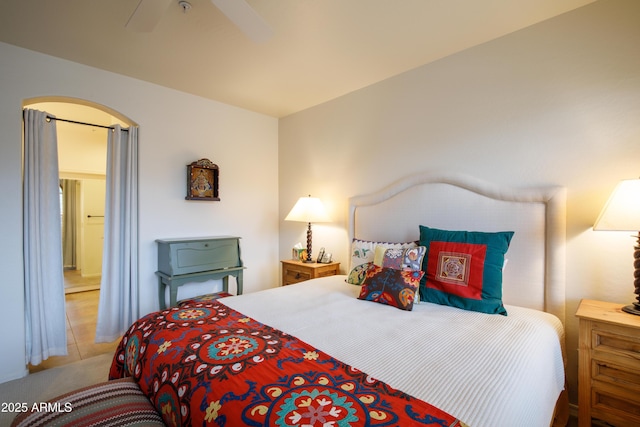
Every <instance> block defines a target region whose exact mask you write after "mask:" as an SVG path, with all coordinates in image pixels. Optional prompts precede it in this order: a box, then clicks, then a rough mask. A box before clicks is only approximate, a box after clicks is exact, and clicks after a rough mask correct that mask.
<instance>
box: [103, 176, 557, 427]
mask: <svg viewBox="0 0 640 427" xmlns="http://www.w3.org/2000/svg"><path fill="white" fill-rule="evenodd" d="M564 206H565V190H564V189H563V188H561V187H541V188H529V189H513V188H500V187H497V186H493V185H491V184H488V183H486V182H483V181H480V180H477V179H474V178H471V177H468V176H462V175H442V174H429V173H427V174H417V175H412V176H409V177H407V178H405V179H402V180H399V181H397V182H395V183H393V184H391V185H389V186H388V187H385V188H383V189H382V190H380V191H377V192H375V193H372V194H367V195H362V196H357V197H353V198H351V199H350V200H349V218H348V222H349V235H350V236H349V237H350V242H351V243H350V245H351V246H350V248H351V256H352V259H351V260H350V262H349V268H348V269H347V270H348V271H345V273H349V274H348V275H338V276H331V277H324V278H319V279H313V280H310V281H306V282H301V283H298V284H295V285H289V286H286V287H277V288H273V289H269V290H266V291H261V292H255V293H248V294H245V295H242V296H228V297H225V298H220V299H215V300H210V301H202V300H193V301H187V302H185V303H184V304H183V305H182V306H180V307H174V308H170V309H168V310H165V311H162V312H157V313H151V314H150V315H147V316H145V317H144V318H142V319H140V320H139V321H137V322H136V323H134V325H132V327H131V328H130V329H129V331H128V332H127V334H126V335H125V336H124V338H123V340H122V342H121V344H120V346H119V347H118V349H117V351H116V354H115V356H114V361H113V365H112V368H111V372H110V377H111V378H118V377H122V376H132V377H134V378H135V379H136V381H137V382H138V384H139V385H140V388H141V389H142V390H143V392H145V393H146V394H147V395H148V397H149V398H150V400H151V401H152V402H153V403H154V404H155V405H156V408H157V409H158V410H159V412H160V413H161V414H162V415H163V418H164V420H165V423H167V424H168V425H187V424H194V425H196V424H197V425H201V424H202V425H203V424H208V425H227V426H235V425H256V426H258V425H273V426H276V425H278V426H280V425H300V426H302V425H309V426H311V425H336V426H338V425H344V426H360V425H371V426H374V425H375V426H387V425H389V426H398V425H400V426H405V425H407V426H408V425H448V426H456V425H470V426H474V427H479V426H498V425H518V426H547V425H551V424H554V423H555V424H556V425H561V424H564V422H565V421H566V415H567V413H568V408H567V401H566V392H564V385H565V374H564V326H563V324H564V310H565V308H564V299H565V297H564V286H565V274H564V261H565V260H564V249H565V248H564V245H565V243H564V241H565V220H564V218H565V211H564V209H565V208H564ZM462 231H472V232H473V233H472V234H465V233H462ZM434 233H435V234H434ZM438 233H445V234H444V235H445V236H446V237H442V236H443V235H441V234H438ZM451 236H453V237H452V240H450V241H449V240H447V239H448V238H449V237H451ZM487 236H488V238H490V239H494V238H495V237H496V236H498V238H499V239H502V240H500V242H502V243H501V244H502V245H503V246H504V243H505V242H504V240H508V242H506V249H505V248H503V249H504V250H503V255H502V258H500V257H498V258H496V259H493V251H494V249H493V244H494V243H493V240H491V241H490V243H489V244H487V245H484V246H483V244H479V243H478V242H476V241H475V240H473V239H476V238H481V239H484V238H487ZM468 239H471V240H473V241H471V240H468ZM441 240H447V243H446V244H445V243H442V242H441ZM470 241H471V243H469V242H470ZM425 242H426V243H427V245H428V247H429V249H428V251H427V253H426V254H423V255H424V259H421V260H420V265H421V269H420V271H418V270H415V269H409V268H408V267H407V265H408V264H406V265H405V264H402V267H401V268H399V267H398V268H397V267H396V266H395V264H394V263H395V262H397V257H396V255H397V254H398V253H400V254H402V256H405V255H406V257H408V256H409V254H410V253H411V254H413V253H415V251H416V249H415V248H421V247H424V245H422V243H425ZM441 243H442V244H443V245H444V246H442V248H440V247H439V246H438V245H439V244H441ZM395 245H400V246H401V247H400V248H398V247H396V246H395ZM452 247H453V248H454V249H455V250H454V251H453V252H452V251H451V248H452ZM365 248H366V249H367V250H363V249H365ZM437 248H440V249H437ZM478 248H481V249H482V251H484V252H482V257H479V256H478V254H477V253H476V252H473V256H471V255H469V256H468V257H466V255H465V254H462V253H463V252H465V251H466V250H467V249H469V250H471V251H476V250H480V249H478ZM436 249H437V250H436ZM505 252H506V253H505ZM364 253H366V254H367V256H371V255H374V258H373V261H372V260H371V258H367V257H362V255H363V254H364ZM436 253H438V254H439V255H438V256H439V257H440V258H438V259H441V260H446V261H443V263H442V265H443V266H445V267H443V269H442V270H437V271H435V270H434V271H435V273H434V271H431V270H432V269H431V267H429V268H428V267H427V265H428V264H429V265H430V264H431V263H432V259H431V258H429V257H431V256H433V257H435V255H434V254H436ZM461 254H462V255H465V256H462V255H461ZM359 258H363V260H364V261H365V262H361V263H358V259H359ZM434 259H435V258H434ZM478 259H481V260H482V261H481V263H480V264H478V261H477V260H478ZM381 260H382V261H381ZM407 260H408V258H407ZM489 260H491V261H492V262H493V261H495V262H496V263H498V264H499V265H498V267H495V266H493V267H491V266H490V262H489ZM361 261H362V260H361ZM381 262H382V264H380V263H381ZM388 262H390V263H391V264H388ZM407 262H409V261H407ZM438 265H440V264H438ZM461 265H462V266H465V265H468V266H469V270H468V271H466V270H465V271H466V272H465V273H464V274H462V273H460V270H459V268H460V266H461ZM478 265H480V267H478ZM352 267H354V268H352ZM356 267H358V268H356ZM477 268H480V270H477ZM482 268H484V270H483V269H482ZM423 270H424V272H423ZM427 270H430V271H427ZM490 272H491V273H490ZM430 274H435V276H434V277H436V279H437V278H440V279H442V280H443V281H445V282H446V283H445V285H444V286H445V287H444V288H438V289H436V287H434V286H432V284H431V276H430ZM438 274H439V275H440V276H438ZM489 274H494V275H495V274H497V275H498V276H499V277H498V279H499V280H500V281H501V283H500V286H498V287H499V289H497V290H496V289H495V286H493V285H492V286H493V288H492V289H490V292H489V291H486V289H485V288H486V286H487V285H486V283H488V280H487V277H489V276H487V275H489ZM478 275H479V276H478ZM417 276H420V277H419V278H418V277H417ZM398 277H402V281H404V282H403V283H405V284H406V286H405V287H403V288H402V289H401V290H400V291H398V292H396V293H394V292H391V294H393V295H391V296H389V295H388V294H389V292H387V291H389V289H392V287H393V286H395V285H396V282H395V281H396V280H398ZM423 277H424V279H423ZM478 277H480V279H478ZM389 278H392V279H389ZM416 279H417V280H418V282H420V285H417V283H418V282H417V281H416ZM440 279H438V280H440ZM390 280H392V281H393V283H392V282H390ZM461 280H462V281H463V282H464V286H459V285H460V283H462V282H460V281H461ZM477 280H480V287H481V289H480V291H479V292H481V295H479V294H469V293H465V292H468V289H465V291H464V292H462V293H461V294H460V295H453V294H451V293H449V292H448V291H447V289H448V288H447V286H451V287H452V288H455V291H452V292H457V290H458V289H462V288H469V289H471V288H472V287H474V286H476V285H475V284H474V283H475V282H474V281H477ZM483 281H484V282H483ZM350 282H351V283H350ZM459 282H460V283H459ZM354 283H355V284H354ZM379 283H385V284H386V285H385V286H387V288H386V289H387V290H386V291H380V288H377V287H376V286H377V284H379ZM390 283H392V284H393V286H391V285H389V284H390ZM483 286H485V288H483ZM443 289H444V290H443ZM407 290H409V293H407V292H408V291H407ZM411 290H415V291H416V292H417V294H415V295H414V294H411V292H410V291H411ZM485 291H486V292H485ZM492 292H493V293H494V294H495V292H498V294H499V295H498V296H497V299H496V295H494V294H491V295H488V294H490V293H492ZM485 294H487V295H485ZM443 295H445V296H444V297H443ZM478 295H479V296H478ZM434 298H435V299H434ZM477 298H479V299H480V300H481V302H482V304H479V303H477V301H475V299H477ZM420 299H426V300H425V301H420ZM485 300H486V301H485ZM485 303H486V304H485ZM402 304H406V306H402ZM258 368H260V369H258Z"/></svg>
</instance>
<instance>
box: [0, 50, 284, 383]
mask: <svg viewBox="0 0 640 427" xmlns="http://www.w3.org/2000/svg"><path fill="white" fill-rule="evenodd" d="M0 58H2V60H1V61H0V93H2V96H1V97H0V129H2V133H0V182H2V188H3V197H4V200H5V202H4V203H1V204H0V236H2V244H0V271H2V272H3V280H2V281H0V295H1V297H2V302H3V306H4V310H3V313H4V315H5V319H7V321H10V322H11V324H12V327H11V328H4V329H3V331H2V334H1V337H2V342H3V345H2V346H0V347H1V348H0V382H4V381H7V380H9V379H13V378H17V377H19V376H22V375H24V374H25V365H24V360H25V356H24V354H25V353H24V351H25V350H24V348H25V347H24V346H25V342H24V301H23V293H24V284H23V277H22V261H23V260H22V256H21V250H22V249H21V248H22V232H21V221H22V219H21V216H22V208H21V199H22V189H21V165H22V160H21V159H22V154H21V151H22V142H21V141H22V136H21V133H22V114H21V109H22V105H23V102H24V101H25V100H27V99H31V98H35V97H43V96H63V97H71V98H79V99H83V100H87V101H90V102H93V103H97V104H100V105H103V106H106V107H109V108H111V109H113V110H115V111H116V112H118V113H120V114H121V115H122V116H124V117H127V118H129V119H130V120H132V121H134V122H135V123H138V125H139V127H140V131H139V169H140V176H139V191H140V198H139V204H140V231H139V236H140V265H139V271H140V308H141V311H142V313H143V314H146V313H148V312H150V311H153V310H156V309H157V307H158V297H157V282H156V277H155V274H154V272H155V271H156V254H157V252H156V245H155V242H154V240H155V239H157V238H166V237H181V236H185V237H190V236H202V235H206V236H212V235H220V234H225V235H237V236H241V237H242V241H241V245H242V255H243V259H244V262H245V264H246V266H247V270H246V272H245V276H244V277H245V280H244V284H245V290H246V291H247V292H251V291H256V290H259V289H262V288H265V287H269V286H272V284H273V283H276V282H277V280H278V247H277V246H278V243H277V242H278V204H277V200H278V196H277V195H278V175H277V174H278V172H277V171H278V157H277V153H278V121H277V120H276V119H275V118H272V117H268V116H264V115H261V114H256V113H253V112H249V111H246V110H242V109H239V108H235V107H231V106H228V105H224V104H221V103H218V102H214V101H210V100H206V99H203V98H200V97H197V96H193V95H188V94H185V93H181V92H177V91H175V90H170V89H166V88H163V87H160V86H156V85H153V84H149V83H146V82H142V81H139V80H135V79H131V78H128V77H124V76H120V75H116V74H113V73H109V72H105V71H101V70H98V69H95V68H91V67H86V66H83V65H79V64H76V63H72V62H69V61H65V60H61V59H58V58H54V57H51V56H47V55H42V54H39V53H35V52H32V51H28V50H25V49H21V48H17V47H14V46H11V45H7V44H3V43H0ZM248 154H251V155H248ZM203 157H207V158H209V159H210V160H212V161H213V162H215V163H216V164H218V166H219V167H220V197H221V201H220V202H191V201H186V200H185V199H184V197H185V193H186V183H185V179H186V165H187V164H189V163H191V162H193V161H195V160H198V159H200V158H203Z"/></svg>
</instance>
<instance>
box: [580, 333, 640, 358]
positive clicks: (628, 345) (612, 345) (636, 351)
mask: <svg viewBox="0 0 640 427" xmlns="http://www.w3.org/2000/svg"><path fill="white" fill-rule="evenodd" d="M591 348H592V349H593V351H594V357H597V356H596V355H598V354H602V355H603V357H607V356H608V358H613V359H614V360H616V362H618V363H623V364H627V363H632V364H633V366H638V361H640V333H638V330H634V329H630V328H626V327H620V326H616V325H611V324H605V323H600V322H593V328H592V329H591Z"/></svg>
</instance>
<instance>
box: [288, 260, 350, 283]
mask: <svg viewBox="0 0 640 427" xmlns="http://www.w3.org/2000/svg"><path fill="white" fill-rule="evenodd" d="M281 263H282V285H283V286H286V285H293V284H294V283H298V282H302V281H305V280H309V279H316V278H318V277H326V276H333V275H336V274H338V272H339V270H340V263H339V262H330V263H328V264H319V263H315V262H311V263H307V262H301V261H293V260H291V261H281Z"/></svg>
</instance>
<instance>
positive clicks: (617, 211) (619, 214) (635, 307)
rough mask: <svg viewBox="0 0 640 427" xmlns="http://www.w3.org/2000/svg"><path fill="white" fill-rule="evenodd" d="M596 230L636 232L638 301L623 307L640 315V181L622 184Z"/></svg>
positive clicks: (604, 211) (604, 210)
mask: <svg viewBox="0 0 640 427" xmlns="http://www.w3.org/2000/svg"><path fill="white" fill-rule="evenodd" d="M593 229H594V230H607V231H634V232H637V233H638V235H637V239H638V240H637V242H636V245H635V246H634V252H633V266H634V268H635V271H634V273H633V277H634V281H633V284H634V286H635V294H636V295H637V297H636V301H635V302H634V303H633V304H631V305H627V306H625V307H623V308H622V309H623V310H624V311H626V312H627V313H631V314H636V315H640V231H639V230H640V179H630V180H625V181H622V182H620V183H619V184H618V185H617V186H616V188H615V189H614V190H613V194H611V197H609V200H608V201H607V204H606V205H604V208H603V209H602V212H600V216H598V219H597V220H596V223H595V225H594V226H593Z"/></svg>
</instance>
